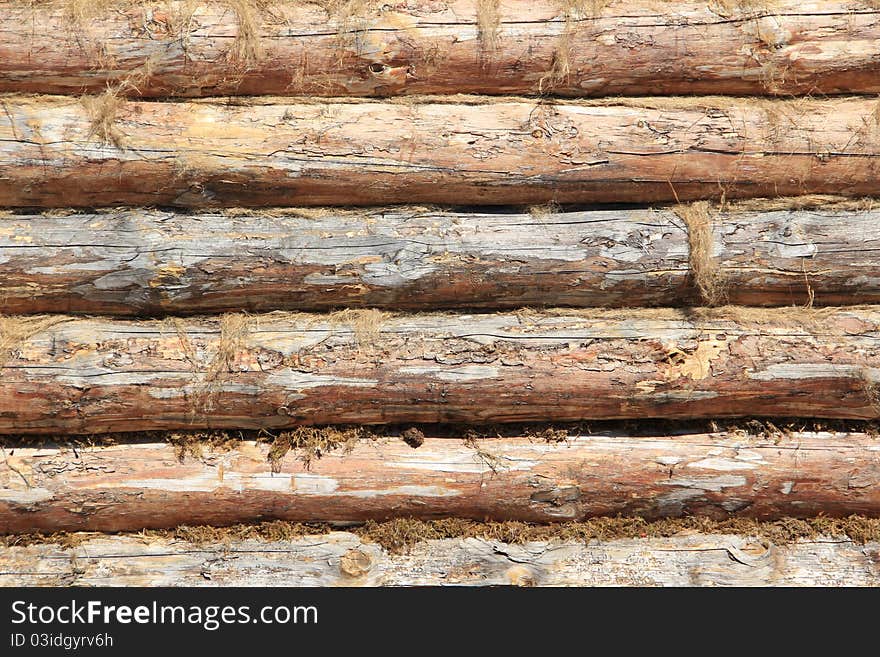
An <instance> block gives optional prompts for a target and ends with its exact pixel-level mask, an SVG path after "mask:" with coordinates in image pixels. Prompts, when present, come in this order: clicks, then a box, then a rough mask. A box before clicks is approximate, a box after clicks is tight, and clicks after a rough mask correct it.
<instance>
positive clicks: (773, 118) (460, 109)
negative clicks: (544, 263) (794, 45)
mask: <svg viewBox="0 0 880 657" xmlns="http://www.w3.org/2000/svg"><path fill="white" fill-rule="evenodd" d="M0 106H2V107H0V109H2V110H3V111H2V112H0V206H5V207H66V206H74V207H86V208H92V207H104V206H108V205H109V206H114V207H115V206H119V205H131V206H138V205H147V206H150V205H160V206H181V207H195V208H205V207H219V206H227V207H228V206H249V207H255V206H261V207H265V206H304V205H305V206H318V205H388V204H399V203H409V204H418V203H439V204H447V205H511V204H514V205H515V204H535V203H545V202H553V201H555V202H559V203H620V202H621V201H626V202H629V203H653V202H679V201H687V200H695V199H707V198H712V199H720V198H727V199H732V198H740V197H777V196H780V195H787V196H794V195H798V194H813V193H815V194H839V195H843V196H872V195H880V182H878V179H880V176H878V173H880V168H878V162H880V160H878V155H880V130H878V129H877V120H876V119H877V116H878V114H877V107H878V104H877V100H876V99H862V98H856V99H853V98H848V99H825V100H794V101H770V100H756V99H730V98H718V97H711V98H700V99H684V100H682V99H672V100H669V99H666V100H664V99H660V100H658V99H635V100H631V101H626V102H624V101H623V100H614V101H607V102H606V101H572V102H555V103H550V102H548V101H545V100H527V99H495V100H492V99H488V100H487V99H486V97H481V98H480V97H467V96H465V97H447V98H445V99H441V100H438V99H436V98H435V99H433V100H432V99H425V98H421V99H416V100H415V101H414V102H409V101H408V102H391V101H375V102H370V101H358V102H340V101H333V100H321V99H311V100H309V101H303V102H292V101H291V100H290V99H277V98H274V99H262V100H260V99H250V100H247V101H241V102H236V101H235V100H234V99H228V100H210V101H201V100H199V101H189V102H182V103H181V102H143V101H129V102H120V101H118V100H113V99H108V98H104V99H103V100H97V101H95V100H92V101H90V102H83V101H80V100H77V99H71V98H63V97H36V98H30V97H15V96H13V97H7V98H2V99H0Z"/></svg>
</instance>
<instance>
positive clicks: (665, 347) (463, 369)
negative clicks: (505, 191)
mask: <svg viewBox="0 0 880 657" xmlns="http://www.w3.org/2000/svg"><path fill="white" fill-rule="evenodd" d="M878 327H880V310H878V309H877V308H876V307H874V306H867V307H855V308H844V309H825V310H801V309H786V310H765V309H757V310H756V309H744V308H739V307H734V308H730V309H722V310H719V311H713V312H698V311H694V310H681V311H676V310H645V311H604V312H603V311H599V310H590V311H564V310H558V311H547V312H544V313H535V312H521V313H510V314H473V315H442V314H422V315H409V316H407V315H401V316H388V317H385V316H382V315H381V314H380V313H379V312H378V311H362V312H352V311H348V312H343V313H339V314H331V315H323V316H322V315H285V314H284V313H279V314H277V315H276V314H269V315H265V316H254V317H246V316H242V315H231V316H224V317H222V318H219V319H194V320H176V321H140V322H138V321H121V320H115V321H114V320H102V319H81V320H75V319H65V318H63V317H59V316H36V317H35V318H30V319H28V318H5V319H4V320H3V322H0V347H2V351H3V352H4V358H3V362H0V365H2V377H0V433H4V434H15V433H27V434H52V433H58V432H66V433H76V434H88V433H100V432H113V431H139V430H151V429H198V428H205V427H208V428H248V429H263V428H281V427H289V426H293V425H299V424H332V423H343V424H346V423H352V424H383V423H397V422H425V423H435V422H439V423H458V422H463V423H476V422H518V421H547V420H554V421H569V420H571V421H576V420H582V419H616V418H645V417H666V418H686V417H689V418H704V417H708V418H715V417H735V416H755V415H757V416H777V417H778V416H801V417H826V418H854V419H864V418H874V417H876V416H877V415H878V412H877V408H878V403H877V397H878V395H877V392H876V382H877V380H878V377H880V369H878V366H880V352H878V341H877V334H878Z"/></svg>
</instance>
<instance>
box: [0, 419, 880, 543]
mask: <svg viewBox="0 0 880 657" xmlns="http://www.w3.org/2000/svg"><path fill="white" fill-rule="evenodd" d="M463 435H464V434H463V433H462V436H463ZM878 451H880V439H878V438H877V437H876V436H869V435H866V434H862V433H836V432H824V431H823V432H793V433H791V434H788V435H782V434H781V433H780V434H779V435H776V436H755V435H750V434H748V433H734V434H729V433H723V432H719V433H708V434H707V433H691V434H681V435H674V436H662V435H659V436H650V435H648V436H645V435H631V434H629V435H628V434H626V433H625V432H622V431H608V432H602V433H598V434H593V435H573V436H571V437H570V438H569V439H568V440H567V441H566V442H563V443H558V444H549V443H546V442H544V441H542V440H541V438H539V437H531V438H529V437H518V438H497V439H484V440H480V441H478V442H477V444H466V443H465V442H464V441H463V440H456V439H454V438H449V437H442V438H432V437H428V438H426V439H425V441H424V443H423V444H422V445H421V446H420V447H418V448H417V449H413V448H412V447H410V446H408V445H407V444H405V443H404V442H403V441H402V440H401V439H400V438H379V439H375V440H367V439H362V440H360V441H359V442H358V443H357V444H356V445H355V446H354V447H353V449H352V451H351V452H348V453H344V452H343V451H341V450H340V451H336V452H331V453H329V454H325V455H324V456H322V457H321V458H320V459H315V460H312V461H311V463H310V466H309V469H308V470H307V469H306V468H305V466H304V464H303V462H302V461H301V460H299V457H298V456H297V455H296V454H295V453H294V452H289V453H288V454H287V455H286V456H284V457H283V458H282V459H280V460H278V461H275V462H273V463H270V461H269V447H268V446H267V445H260V444H255V443H253V442H249V441H248V442H243V443H241V444H240V445H239V446H236V447H235V448H233V449H225V450H211V449H210V448H208V447H205V448H204V450H203V451H202V452H201V454H200V455H199V456H197V457H194V456H191V455H189V456H186V457H185V458H184V459H183V460H182V461H181V460H180V452H179V451H177V450H176V449H175V447H174V445H170V444H167V443H162V442H144V443H136V444H119V445H112V446H100V447H85V446H83V447H77V448H75V449H74V448H60V447H54V446H44V447H15V448H12V447H9V446H8V445H7V447H6V448H5V450H4V451H3V460H2V461H0V533H24V532H33V531H43V532H53V531H62V530H63V531H138V530H141V529H144V528H171V527H176V526H178V525H203V524H211V525H230V524H235V523H245V522H253V521H255V520H270V519H271V520H289V521H299V522H313V521H322V522H334V523H339V522H349V521H364V520H387V519H391V518H398V517H417V518H421V519H426V520H428V519H432V518H446V517H455V518H470V519H473V520H486V519H488V520H499V521H502V520H520V521H527V522H541V523H546V522H554V521H560V520H584V519H586V518H590V517H594V516H607V515H617V514H622V515H627V516H638V517H642V518H647V519H657V518H664V517H679V516H690V515H698V516H709V517H713V518H717V519H724V518H727V517H732V516H745V517H750V518H758V519H764V520H766V519H771V520H773V519H778V518H783V517H811V516H816V515H820V514H824V515H828V516H847V515H849V514H853V513H856V514H863V515H869V516H880V463H878V459H877V453H878Z"/></svg>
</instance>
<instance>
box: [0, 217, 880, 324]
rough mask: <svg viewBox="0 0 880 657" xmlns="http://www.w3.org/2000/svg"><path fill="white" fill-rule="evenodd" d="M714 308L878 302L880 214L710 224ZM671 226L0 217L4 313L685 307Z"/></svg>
mask: <svg viewBox="0 0 880 657" xmlns="http://www.w3.org/2000/svg"><path fill="white" fill-rule="evenodd" d="M713 223H714V226H713V229H712V235H713V237H714V244H713V245H712V246H710V249H709V255H710V257H711V258H712V259H713V260H714V263H715V267H716V269H717V271H718V274H719V280H720V282H721V283H722V284H723V285H724V287H725V288H726V298H727V300H728V301H729V302H731V303H734V304H741V305H767V306H771V305H792V304H805V303H807V302H808V301H809V299H810V292H812V295H813V302H814V303H815V304H817V305H818V304H821V305H848V304H862V303H877V302H880V256H878V253H880V248H878V245H880V211H878V210H867V209H866V210H848V211H835V210H823V209H818V210H812V211H774V212H765V213H757V212H746V213H739V212H724V213H719V214H718V215H717V216H716V217H714V222H713ZM688 249H689V247H688V229H687V227H686V225H685V222H684V221H683V220H682V219H681V218H680V217H679V216H678V215H677V214H676V213H675V212H673V211H671V210H664V209H657V210H641V209H640V210H601V211H588V212H542V213H536V214H522V213H516V212H504V213H480V212H453V211H443V210H419V209H412V210H405V209H401V210H384V211H369V210H364V211H361V212H339V211H330V212H329V213H327V214H326V215H323V216H317V217H311V218H307V217H300V216H295V215H291V214H286V213H283V212H276V213H267V212H258V213H248V212H245V213H237V214H235V215H233V216H226V215H220V214H201V215H186V214H179V213H175V212H168V211H157V210H119V211H109V212H105V213H99V214H94V213H86V214H73V215H68V216H57V215H54V214H49V215H35V214H23V215H11V216H8V217H6V218H0V300H2V308H3V310H4V311H5V312H6V313H24V314H27V313H44V312H50V313H93V314H115V315H132V316H137V315H162V314H168V313H172V314H195V313H210V312H224V311H238V310H247V311H266V310H330V309H333V308H341V307H346V306H355V307H358V306H372V307H384V308H391V309H394V308H397V309H416V310H420V309H423V310H428V309H439V308H456V307H457V308H468V307H470V308H478V307H482V308H520V307H523V306H548V305H550V306H553V305H556V306H576V307H577V306H586V307H589V306H606V307H615V306H616V307H621V306H689V305H699V303H700V301H701V299H700V295H699V292H698V291H697V290H696V289H695V285H694V281H693V279H692V276H691V274H690V268H689V251H688Z"/></svg>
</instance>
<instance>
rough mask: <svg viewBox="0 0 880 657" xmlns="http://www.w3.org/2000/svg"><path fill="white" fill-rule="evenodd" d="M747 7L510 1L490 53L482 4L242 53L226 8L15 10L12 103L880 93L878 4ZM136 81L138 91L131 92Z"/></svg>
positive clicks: (372, 21)
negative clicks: (112, 97) (104, 95)
mask: <svg viewBox="0 0 880 657" xmlns="http://www.w3.org/2000/svg"><path fill="white" fill-rule="evenodd" d="M602 4H605V3H602ZM734 4H735V3H724V4H722V3H713V2H705V1H702V2H693V1H683V2H677V3H657V2H652V1H650V0H626V1H625V2H624V1H618V2H611V3H608V5H609V6H607V7H605V8H603V9H600V10H598V11H595V12H593V11H591V10H590V7H591V5H590V3H583V6H582V7H581V8H578V6H577V3H571V9H570V11H568V12H566V11H565V10H564V9H563V7H562V5H561V3H557V2H548V1H546V0H545V1H542V0H538V1H533V0H504V1H503V2H500V3H499V6H498V19H499V22H498V25H497V30H495V31H494V32H493V39H492V40H491V44H488V43H486V42H485V39H484V38H482V35H481V32H480V29H479V27H478V25H477V3H475V2H473V1H470V0H450V1H449V2H440V3H438V2H430V1H429V0H415V1H410V2H407V3H405V4H402V3H401V4H398V5H395V6H394V7H391V6H389V5H383V4H382V3H372V4H370V3H364V5H363V6H362V7H359V9H360V11H361V12H362V13H360V14H359V15H352V16H345V15H344V14H341V15H334V14H328V13H327V12H325V11H324V10H323V9H321V8H320V7H319V6H318V3H307V2H300V3H277V4H274V5H270V8H269V9H268V10H267V11H266V12H264V13H263V14H262V15H260V14H257V15H256V16H255V18H256V29H257V32H258V38H259V40H258V41H257V42H247V44H246V46H245V47H244V48H242V47H241V46H242V43H241V39H240V38H238V34H239V27H238V23H239V20H238V17H237V14H236V12H234V11H232V10H231V9H230V7H229V5H228V4H227V3H222V2H207V3H206V2H197V3H195V5H194V6H193V5H192V4H191V3H189V4H188V3H182V2H149V1H148V2H142V3H126V4H124V6H123V7H120V8H118V10H117V11H107V12H103V13H100V14H98V13H97V12H96V15H94V16H91V15H89V16H88V17H85V18H84V19H81V20H79V21H75V20H71V17H70V16H69V13H68V12H67V11H66V8H65V7H63V6H61V7H59V6H57V5H54V6H53V5H48V6H46V4H42V3H38V4H36V6H34V4H31V3H25V2H5V3H3V4H0V91H6V92H8V91H17V92H36V93H67V94H79V93H83V92H87V91H91V92H101V91H103V90H104V89H105V88H106V87H107V86H108V85H111V86H112V85H120V84H122V85H124V86H123V89H124V91H125V92H126V93H131V94H141V95H143V96H168V95H183V96H204V95H230V94H244V95H256V94H278V95H287V94H302V95H377V96H386V95H392V94H413V93H416V94H418V93H422V94H424V93H437V94H447V93H457V92H465V93H490V94H531V93H540V92H547V91H550V92H552V93H556V94H560V95H566V96H598V95H649V94H739V95H760V94H776V93H783V94H790V93H796V94H817V95H820V94H835V93H877V92H880V81H878V77H877V75H876V59H877V57H878V56H880V46H878V43H880V19H878V13H877V11H876V5H873V4H871V3H868V2H862V3H859V2H844V1H838V0H823V1H807V2H804V1H794V0H780V1H777V2H773V3H768V4H767V6H765V7H757V8H754V9H751V10H745V11H744V10H742V9H741V8H734V7H729V8H725V7H726V5H734ZM190 8H192V9H194V11H193V12H192V13H190V12H191V11H192V9H190ZM237 52H238V55H237V54H236V53H237ZM242 54H243V55H244V57H242ZM147 68H148V71H145V69H147ZM132 76H134V77H136V78H137V81H136V83H131V82H130V81H129V83H126V80H127V79H129V80H130V78H131V77H132Z"/></svg>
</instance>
